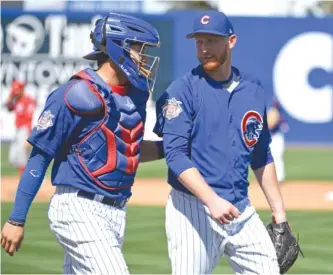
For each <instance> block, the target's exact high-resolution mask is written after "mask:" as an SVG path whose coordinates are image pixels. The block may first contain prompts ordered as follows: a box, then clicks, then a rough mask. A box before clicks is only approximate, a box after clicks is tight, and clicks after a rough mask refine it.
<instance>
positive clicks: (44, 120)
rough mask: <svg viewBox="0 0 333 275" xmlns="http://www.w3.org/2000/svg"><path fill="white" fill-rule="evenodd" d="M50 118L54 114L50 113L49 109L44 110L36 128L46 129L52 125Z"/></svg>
mask: <svg viewBox="0 0 333 275" xmlns="http://www.w3.org/2000/svg"><path fill="white" fill-rule="evenodd" d="M52 118H54V115H52V114H51V111H50V110H48V111H45V112H44V113H43V114H42V115H41V116H40V118H39V119H38V122H37V126H36V128H37V130H46V129H47V128H49V127H51V126H53V121H52Z"/></svg>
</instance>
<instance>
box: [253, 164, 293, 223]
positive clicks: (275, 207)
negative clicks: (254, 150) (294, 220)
mask: <svg viewBox="0 0 333 275" xmlns="http://www.w3.org/2000/svg"><path fill="white" fill-rule="evenodd" d="M253 172H254V174H255V176H256V178H257V180H258V182H259V185H260V187H261V189H262V191H263V192H264V195H265V197H266V200H267V202H268V204H269V206H270V208H271V210H272V215H273V218H274V220H275V222H276V223H281V222H285V221H286V220H287V217H286V211H285V208H284V203H283V198H282V195H281V192H280V188H279V184H278V181H277V178H276V172H275V165H274V162H272V163H270V164H268V165H266V166H264V167H261V168H259V169H257V170H254V171H253Z"/></svg>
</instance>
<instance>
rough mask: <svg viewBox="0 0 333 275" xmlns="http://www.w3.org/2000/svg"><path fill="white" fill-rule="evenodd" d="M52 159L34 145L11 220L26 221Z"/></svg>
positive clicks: (19, 186) (16, 197)
mask: <svg viewBox="0 0 333 275" xmlns="http://www.w3.org/2000/svg"><path fill="white" fill-rule="evenodd" d="M51 160H52V157H51V156H49V155H48V154H46V153H45V152H43V151H42V150H40V149H39V148H38V147H33V149H32V152H31V154H30V158H29V160H28V163H27V165H26V167H25V169H24V172H23V174H22V177H21V179H20V182H19V185H18V189H17V192H16V196H15V202H14V207H13V210H12V213H11V215H10V217H9V219H10V220H12V221H15V222H22V223H24V222H25V220H26V218H27V214H28V211H29V208H30V205H31V203H32V201H33V199H34V198H35V196H36V194H37V192H38V190H39V188H40V186H41V184H42V182H43V179H44V177H45V173H46V170H47V167H48V166H49V164H50V162H51Z"/></svg>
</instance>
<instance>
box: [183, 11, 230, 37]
mask: <svg viewBox="0 0 333 275" xmlns="http://www.w3.org/2000/svg"><path fill="white" fill-rule="evenodd" d="M197 33H207V34H215V35H221V36H230V35H233V34H234V27H233V26H232V24H231V22H230V21H229V19H228V17H227V16H226V15H225V14H224V13H223V12H219V11H213V10H210V11H205V12H202V13H201V14H200V15H199V17H198V18H197V19H195V21H194V24H193V32H191V33H189V34H188V35H186V38H193V37H194V35H195V34H197Z"/></svg>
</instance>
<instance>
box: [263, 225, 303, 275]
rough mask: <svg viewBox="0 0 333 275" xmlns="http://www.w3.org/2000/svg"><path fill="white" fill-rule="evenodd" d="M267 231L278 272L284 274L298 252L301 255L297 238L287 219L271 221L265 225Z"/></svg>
mask: <svg viewBox="0 0 333 275" xmlns="http://www.w3.org/2000/svg"><path fill="white" fill-rule="evenodd" d="M267 231H268V234H269V236H270V237H271V240H272V242H273V245H274V247H275V250H276V256H277V259H278V263H279V267H280V273H281V274H284V273H286V272H287V271H288V270H289V268H290V267H291V266H292V265H293V264H294V263H295V261H296V259H297V257H298V254H299V253H301V255H302V256H303V253H302V251H301V248H300V246H299V244H298V240H297V239H296V238H295V236H294V235H293V233H292V231H291V229H290V226H289V224H288V222H287V221H286V222H282V223H279V224H276V223H273V222H272V223H270V224H268V225H267ZM303 257H304V256H303Z"/></svg>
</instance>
